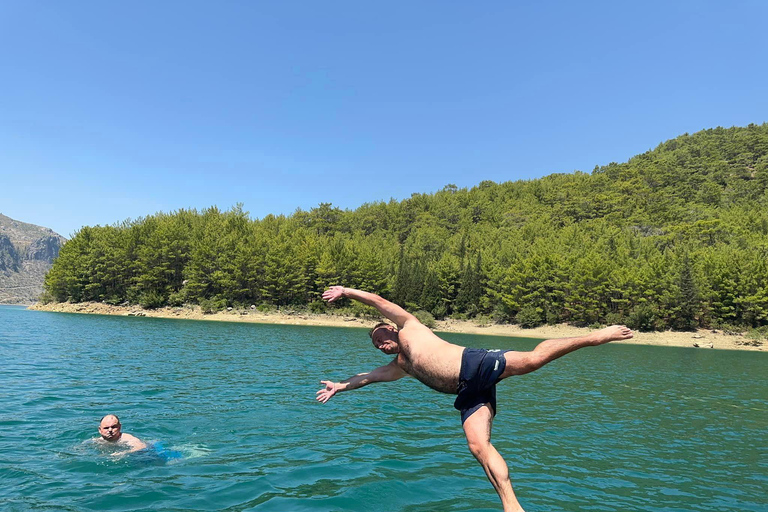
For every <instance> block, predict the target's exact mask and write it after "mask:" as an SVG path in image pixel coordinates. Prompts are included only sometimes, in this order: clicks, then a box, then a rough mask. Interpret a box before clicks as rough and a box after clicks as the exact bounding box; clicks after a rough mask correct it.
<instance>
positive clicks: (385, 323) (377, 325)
mask: <svg viewBox="0 0 768 512" xmlns="http://www.w3.org/2000/svg"><path fill="white" fill-rule="evenodd" d="M385 325H389V324H388V323H387V322H379V323H377V324H376V325H374V326H373V328H372V329H371V330H370V331H368V336H369V337H370V338H371V339H373V331H375V330H376V329H378V328H379V327H383V326H385Z"/></svg>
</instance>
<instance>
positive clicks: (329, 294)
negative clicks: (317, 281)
mask: <svg viewBox="0 0 768 512" xmlns="http://www.w3.org/2000/svg"><path fill="white" fill-rule="evenodd" d="M341 297H347V298H349V299H355V300H357V301H360V302H362V303H363V304H367V305H369V306H373V307H374V308H376V309H378V310H379V313H381V314H382V315H384V316H385V317H387V318H389V319H390V320H392V321H393V322H395V324H397V328H398V329H402V328H403V326H404V325H405V322H408V321H410V320H416V317H415V316H413V315H412V314H410V313H409V312H407V311H406V310H404V309H403V308H401V307H400V306H398V305H397V304H395V303H394V302H389V301H388V300H387V299H384V298H382V297H380V296H378V295H376V294H375V293H370V292H364V291H361V290H355V289H354V288H344V287H343V286H331V287H330V288H328V289H327V290H325V292H324V293H323V299H325V300H327V301H328V302H333V301H335V300H338V299H340V298H341ZM416 321H418V320H416Z"/></svg>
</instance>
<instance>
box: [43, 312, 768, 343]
mask: <svg viewBox="0 0 768 512" xmlns="http://www.w3.org/2000/svg"><path fill="white" fill-rule="evenodd" d="M29 309H34V310H38V311H53V312H59V313H83V314H97V315H119V316H147V317H154V318H180V319H186V320H209V321H210V320H212V321H224V322H252V323H263V324H287V325H324V326H330V327H363V328H370V327H372V326H373V325H374V324H375V323H376V322H375V321H374V320H369V319H362V320H361V319H359V318H354V317H345V316H335V315H327V314H326V315H315V314H309V313H302V314H285V313H280V312H269V313H263V312H260V311H258V310H253V309H249V310H230V311H221V312H218V313H214V314H203V313H202V311H200V308H199V307H197V306H184V307H167V308H160V309H154V310H144V309H141V308H140V307H138V306H110V305H108V304H102V303H98V302H82V303H77V304H70V303H55V304H45V305H43V304H40V303H38V304H33V305H32V306H30V307H29ZM434 330H435V331H437V332H458V333H465V334H488V335H494V336H515V337H523V338H539V339H546V338H563V337H569V336H579V335H582V334H585V333H587V332H589V331H590V329H587V328H580V327H572V326H569V325H564V324H563V325H554V326H552V325H546V326H542V327H536V328H534V329H523V328H522V327H519V326H516V325H496V324H492V325H478V324H477V323H475V322H472V321H471V320H469V321H459V320H443V321H437V322H436V326H435V329H434ZM621 343H632V344H639V345H656V346H669V347H696V346H698V347H699V348H700V349H703V350H707V349H725V350H756V351H762V350H764V349H768V344H765V343H764V344H763V345H762V346H757V347H756V346H754V345H752V344H750V343H751V340H750V339H749V338H747V337H745V336H742V335H734V334H724V333H722V332H720V331H709V330H699V331H698V332H695V333H694V332H673V331H666V332H652V333H647V332H640V333H635V337H634V338H632V339H631V340H626V341H622V342H621Z"/></svg>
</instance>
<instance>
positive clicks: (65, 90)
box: [0, 0, 768, 237]
mask: <svg viewBox="0 0 768 512" xmlns="http://www.w3.org/2000/svg"><path fill="white" fill-rule="evenodd" d="M766 25H768V2H766V1H763V0H752V1H740V0H734V1H728V2H723V1H706V0H695V1H675V0H664V1H647V0H643V1H636V2H622V1H616V0H611V1H605V2H597V1H581V2H576V1H562V2H556V1H541V2H512V1H487V2H466V1H448V0H443V1H416V2H414V1H407V2H403V1H393V0H389V1H386V2H360V1H330V2H318V1H295V2H284V1H280V2H273V1H256V0H252V1H251V0H248V1H245V0H243V1H236V0H222V1H191V0H162V1H157V0H152V1H142V0H131V1H127V2H104V1H86V0H74V1H69V2H61V1H56V0H47V1H41V0H0V213H3V214H5V215H7V216H9V217H12V218H14V219H17V220H20V221H24V222H30V223H33V224H38V225H42V226H46V227H50V228H52V229H53V230H54V231H56V232H58V233H60V234H62V235H64V236H66V237H69V236H70V235H72V234H73V233H74V232H76V231H77V230H78V229H80V227H81V226H83V225H96V224H101V225H108V224H113V223H115V222H119V221H122V220H125V219H127V218H136V217H140V216H144V215H149V214H153V213H155V212H157V211H165V212H170V211H174V210H177V209H179V208H197V209H202V208H206V207H208V206H212V205H217V206H219V207H220V208H222V209H228V208H229V207H231V206H233V205H234V204H236V203H239V202H241V203H243V204H244V208H245V210H247V211H249V212H250V214H251V216H252V217H254V218H261V217H264V216H265V215H267V214H269V213H274V214H281V213H282V214H291V213H293V212H294V211H295V210H296V208H302V209H305V210H308V209H310V208H312V207H314V206H317V205H318V204H319V203H321V202H330V203H333V204H334V205H335V206H339V207H342V208H356V207H358V206H360V205H361V204H363V203H366V202H373V201H379V200H384V201H388V200H389V199H390V198H395V199H398V200H400V199H404V198H407V197H409V196H410V195H411V194H412V193H414V192H426V193H430V192H434V191H437V190H440V189H441V188H443V187H444V186H445V185H447V184H449V183H452V184H455V185H458V186H459V187H472V186H474V185H476V184H478V183H479V182H480V181H483V180H493V181H496V182H504V181H510V180H512V181H514V180H518V179H530V178H538V177H541V176H545V175H547V174H551V173H553V172H573V171H574V170H582V171H587V172H589V171H591V170H592V169H593V168H594V166H595V165H605V164H607V163H609V162H612V161H616V162H624V161H626V160H627V159H629V158H630V157H632V156H634V155H636V154H638V153H642V152H644V151H646V150H648V149H651V148H653V147H655V146H656V145H657V144H658V143H660V142H662V141H664V140H667V139H670V138H673V137H676V136H678V135H680V134H682V133H685V132H689V133H692V132H696V131H699V130H702V129H705V128H713V127H716V126H724V127H730V126H746V125H747V124H749V123H756V124H761V123H764V122H766V121H768V64H767V63H768V57H767V56H768V37H766Z"/></svg>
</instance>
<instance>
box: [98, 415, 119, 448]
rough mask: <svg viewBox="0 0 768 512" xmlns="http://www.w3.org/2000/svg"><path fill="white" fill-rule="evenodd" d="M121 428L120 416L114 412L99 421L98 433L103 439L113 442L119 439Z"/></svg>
mask: <svg viewBox="0 0 768 512" xmlns="http://www.w3.org/2000/svg"><path fill="white" fill-rule="evenodd" d="M121 429H122V425H120V418H118V417H117V416H115V415H114V414H107V415H106V416H104V417H103V418H101V421H100V422H99V434H101V437H102V439H104V440H105V441H110V442H114V441H117V440H118V439H120V435H121V433H122V432H121Z"/></svg>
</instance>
